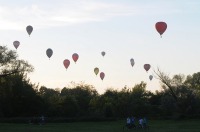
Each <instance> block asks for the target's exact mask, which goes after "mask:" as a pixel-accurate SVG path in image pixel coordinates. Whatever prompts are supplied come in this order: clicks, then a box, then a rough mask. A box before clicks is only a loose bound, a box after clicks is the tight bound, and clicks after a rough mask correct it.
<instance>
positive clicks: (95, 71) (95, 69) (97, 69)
mask: <svg viewBox="0 0 200 132" xmlns="http://www.w3.org/2000/svg"><path fill="white" fill-rule="evenodd" d="M94 73H95V74H96V75H97V74H98V73H99V68H97V67H95V68H94Z"/></svg>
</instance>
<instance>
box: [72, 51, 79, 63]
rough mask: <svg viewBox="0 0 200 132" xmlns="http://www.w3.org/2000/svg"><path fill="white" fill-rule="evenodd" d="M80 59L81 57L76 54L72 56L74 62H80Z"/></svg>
mask: <svg viewBox="0 0 200 132" xmlns="http://www.w3.org/2000/svg"><path fill="white" fill-rule="evenodd" d="M78 58H79V56H78V54H77V53H74V54H73V55H72V59H73V60H74V62H76V61H77V60H78Z"/></svg>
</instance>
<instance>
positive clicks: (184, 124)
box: [0, 120, 200, 132]
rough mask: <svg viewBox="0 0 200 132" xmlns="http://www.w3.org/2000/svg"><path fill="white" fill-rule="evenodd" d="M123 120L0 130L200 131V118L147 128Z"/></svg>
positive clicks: (2, 127)
mask: <svg viewBox="0 0 200 132" xmlns="http://www.w3.org/2000/svg"><path fill="white" fill-rule="evenodd" d="M124 122H125V121H113V122H77V123H47V124H45V125H30V124H7V123H1V124H0V132H130V131H148V132H200V120H184V121H170V120H153V121H150V122H149V125H150V129H149V130H123V129H122V128H123V125H124Z"/></svg>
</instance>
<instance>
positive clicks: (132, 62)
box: [130, 58, 135, 67]
mask: <svg viewBox="0 0 200 132" xmlns="http://www.w3.org/2000/svg"><path fill="white" fill-rule="evenodd" d="M130 62H131V66H132V67H133V66H134V64H135V62H134V59H133V58H131V59H130Z"/></svg>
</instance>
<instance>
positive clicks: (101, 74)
mask: <svg viewBox="0 0 200 132" xmlns="http://www.w3.org/2000/svg"><path fill="white" fill-rule="evenodd" d="M104 77H105V74H104V72H101V73H100V78H101V80H103V79H104Z"/></svg>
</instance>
